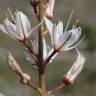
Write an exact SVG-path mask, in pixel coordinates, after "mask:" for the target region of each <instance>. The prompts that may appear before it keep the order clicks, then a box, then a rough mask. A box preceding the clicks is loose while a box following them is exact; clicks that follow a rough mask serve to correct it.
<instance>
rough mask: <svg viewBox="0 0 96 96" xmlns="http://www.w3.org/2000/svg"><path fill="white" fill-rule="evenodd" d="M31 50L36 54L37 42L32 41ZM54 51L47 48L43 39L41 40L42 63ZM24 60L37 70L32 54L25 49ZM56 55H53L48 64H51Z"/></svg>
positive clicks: (35, 60)
mask: <svg viewBox="0 0 96 96" xmlns="http://www.w3.org/2000/svg"><path fill="white" fill-rule="evenodd" d="M32 48H33V51H34V52H35V53H36V54H38V41H37V40H36V41H32ZM53 51H54V49H53V48H52V49H50V48H49V46H47V45H46V42H45V39H44V38H43V61H46V59H47V58H48V57H49V56H50V54H51V53H52V52H53ZM24 53H25V56H26V59H27V60H28V61H29V62H30V63H31V64H32V65H33V66H34V67H35V68H37V66H38V65H37V63H38V62H37V59H36V58H35V57H34V55H33V54H31V53H30V52H29V51H28V50H27V49H25V51H24ZM55 56H56V55H54V56H53V57H52V58H51V59H50V61H49V63H51V62H52V61H53V59H54V58H55Z"/></svg>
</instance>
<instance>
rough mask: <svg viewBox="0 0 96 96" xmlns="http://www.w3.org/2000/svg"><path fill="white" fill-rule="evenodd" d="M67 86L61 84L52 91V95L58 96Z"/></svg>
mask: <svg viewBox="0 0 96 96" xmlns="http://www.w3.org/2000/svg"><path fill="white" fill-rule="evenodd" d="M64 86H65V84H64V83H61V84H60V85H59V86H57V87H56V88H55V89H54V90H53V91H51V95H52V94H56V93H57V92H59V91H60V90H61V89H63V88H64Z"/></svg>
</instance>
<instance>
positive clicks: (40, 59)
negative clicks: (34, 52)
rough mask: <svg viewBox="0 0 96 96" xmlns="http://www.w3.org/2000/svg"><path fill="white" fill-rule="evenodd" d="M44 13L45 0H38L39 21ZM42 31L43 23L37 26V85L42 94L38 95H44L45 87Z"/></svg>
mask: <svg viewBox="0 0 96 96" xmlns="http://www.w3.org/2000/svg"><path fill="white" fill-rule="evenodd" d="M44 15H45V0H40V1H39V22H41V21H42V20H43V18H44ZM43 32H44V25H43V24H42V25H41V26H40V27H39V33H38V45H39V46H38V52H39V53H38V62H39V64H38V67H39V69H38V70H39V87H40V88H41V90H42V94H41V95H40V96H45V94H46V88H45V73H44V67H43V35H42V33H43Z"/></svg>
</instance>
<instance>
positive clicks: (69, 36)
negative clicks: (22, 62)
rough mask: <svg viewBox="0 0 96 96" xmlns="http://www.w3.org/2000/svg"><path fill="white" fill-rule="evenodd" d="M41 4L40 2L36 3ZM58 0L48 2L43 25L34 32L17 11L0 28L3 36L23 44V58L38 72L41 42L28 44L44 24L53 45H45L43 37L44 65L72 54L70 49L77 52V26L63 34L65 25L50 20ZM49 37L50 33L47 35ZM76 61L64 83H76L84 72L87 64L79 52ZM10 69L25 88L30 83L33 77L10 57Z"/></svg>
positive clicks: (78, 35) (33, 41)
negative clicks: (76, 79)
mask: <svg viewBox="0 0 96 96" xmlns="http://www.w3.org/2000/svg"><path fill="white" fill-rule="evenodd" d="M37 1H38V0H37ZM37 1H36V2H35V1H34V0H32V2H31V3H32V4H33V5H34V6H37ZM54 3H55V0H49V1H48V2H47V4H46V10H45V11H46V12H45V16H44V19H43V22H41V23H40V24H38V25H37V26H36V27H35V28H33V29H31V26H30V22H29V19H28V17H27V16H26V15H25V14H24V13H23V12H21V11H16V12H15V16H13V15H12V13H11V11H10V10H8V11H9V14H10V17H11V19H12V21H11V20H9V19H8V17H7V16H6V18H5V20H4V22H3V24H0V30H1V31H3V32H4V33H6V34H8V35H10V36H11V37H12V38H14V39H16V40H19V41H21V42H22V43H23V44H24V45H25V46H26V48H25V50H24V54H25V56H26V59H27V60H28V61H29V62H30V63H31V64H32V65H33V66H34V67H36V68H38V66H39V65H38V64H39V63H38V54H39V52H38V49H39V48H38V47H39V44H38V38H36V40H32V41H31V45H29V44H28V42H27V40H28V38H29V37H30V36H31V35H32V32H33V30H35V29H37V28H38V26H40V25H41V24H42V23H44V24H45V26H46V29H47V30H48V31H49V34H50V37H51V45H52V46H49V45H48V44H47V43H46V39H45V37H44V36H43V39H42V40H43V65H44V67H45V66H46V64H47V63H51V62H52V61H53V60H54V58H55V57H56V56H57V55H58V54H59V52H60V51H63V52H64V51H69V50H71V49H76V48H77V45H78V42H79V41H80V36H81V27H79V26H78V27H76V26H75V25H74V26H73V27H72V29H71V30H68V29H67V27H68V24H69V21H70V19H69V21H68V24H67V26H66V28H65V30H64V28H63V22H62V21H61V20H59V22H58V23H57V24H54V23H53V22H52V21H51V20H50V18H53V9H54ZM47 33H48V32H47ZM77 53H78V56H77V60H76V61H75V63H74V64H73V66H72V67H71V68H70V70H69V71H68V73H67V74H66V75H65V76H64V78H63V82H64V83H65V84H71V83H73V81H74V79H75V78H76V77H77V75H78V74H79V73H80V72H81V70H82V68H83V65H84V63H85V57H84V56H83V55H82V54H81V53H80V52H79V51H78V49H77ZM8 60H9V65H10V66H11V68H12V69H13V70H14V71H15V72H16V73H18V74H19V75H20V77H21V81H22V82H23V83H24V84H25V83H27V82H29V81H30V76H29V75H28V74H26V73H23V72H22V70H21V68H20V67H19V65H18V64H17V62H16V61H15V59H14V58H13V56H12V55H11V54H9V56H8Z"/></svg>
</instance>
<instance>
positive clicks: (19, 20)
mask: <svg viewBox="0 0 96 96" xmlns="http://www.w3.org/2000/svg"><path fill="white" fill-rule="evenodd" d="M16 27H17V33H18V34H19V36H20V37H21V38H28V37H29V35H30V34H29V32H30V30H31V28H30V22H29V20H28V18H27V16H26V15H25V14H23V13H22V12H20V11H17V12H16Z"/></svg>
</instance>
